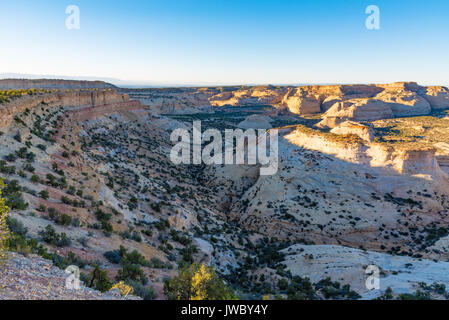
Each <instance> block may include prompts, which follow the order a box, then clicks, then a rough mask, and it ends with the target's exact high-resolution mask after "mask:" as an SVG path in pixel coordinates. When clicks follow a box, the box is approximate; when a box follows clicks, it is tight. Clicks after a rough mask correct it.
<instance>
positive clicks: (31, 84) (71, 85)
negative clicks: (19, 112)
mask: <svg viewBox="0 0 449 320" xmlns="http://www.w3.org/2000/svg"><path fill="white" fill-rule="evenodd" d="M33 88H34V89H60V90H65V89H110V88H115V86H114V85H112V84H110V83H107V82H104V81H85V80H59V79H2V80H0V90H17V89H26V90H28V89H33Z"/></svg>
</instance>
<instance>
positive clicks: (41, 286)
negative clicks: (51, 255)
mask: <svg viewBox="0 0 449 320" xmlns="http://www.w3.org/2000/svg"><path fill="white" fill-rule="evenodd" d="M0 270H1V271H0V272H1V276H0V300H138V299H139V298H137V297H133V296H129V297H122V296H121V295H120V293H119V292H115V291H111V292H108V293H101V292H99V291H96V290H92V289H90V288H87V287H86V286H85V285H84V284H81V288H80V289H68V288H67V287H66V279H67V277H68V274H67V273H65V272H64V271H63V270H61V269H59V268H57V267H55V266H54V265H53V263H52V262H51V261H48V260H44V259H42V258H40V257H39V256H36V255H30V256H28V257H26V256H23V255H20V254H17V253H10V254H9V257H8V260H7V262H6V264H5V265H4V266H2V267H1V269H0Z"/></svg>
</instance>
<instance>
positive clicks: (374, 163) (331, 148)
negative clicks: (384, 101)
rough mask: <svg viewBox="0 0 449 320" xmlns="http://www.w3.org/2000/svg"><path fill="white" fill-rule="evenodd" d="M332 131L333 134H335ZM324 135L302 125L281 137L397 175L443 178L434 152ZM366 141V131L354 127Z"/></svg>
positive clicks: (346, 135) (347, 135)
mask: <svg viewBox="0 0 449 320" xmlns="http://www.w3.org/2000/svg"><path fill="white" fill-rule="evenodd" d="M334 132H335V131H334ZM346 132H348V131H344V134H335V133H332V132H331V133H324V132H321V131H319V130H313V129H310V128H307V127H304V126H297V127H296V129H294V128H291V129H290V132H289V133H287V134H285V135H284V138H285V139H286V140H287V141H289V142H290V143H292V144H295V145H297V146H300V147H304V148H306V149H309V150H315V151H319V152H322V153H324V154H328V155H332V156H334V157H335V158H337V159H340V160H344V161H347V162H351V163H357V164H362V165H367V166H370V167H382V168H384V169H386V170H391V171H394V172H396V173H400V174H411V175H414V174H431V175H435V176H445V174H444V172H443V171H442V170H441V169H440V166H439V164H438V161H437V157H436V149H435V148H432V147H425V146H421V145H415V144H400V145H391V144H383V143H376V142H370V141H369V140H366V139H362V138H361V137H360V136H359V135H358V134H355V133H346ZM352 132H356V133H357V132H358V133H359V134H360V135H361V136H362V137H364V138H366V132H367V131H366V130H363V129H361V128H356V130H355V131H352Z"/></svg>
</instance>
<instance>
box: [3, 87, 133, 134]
mask: <svg viewBox="0 0 449 320" xmlns="http://www.w3.org/2000/svg"><path fill="white" fill-rule="evenodd" d="M127 101H129V97H128V95H122V94H119V93H118V92H117V91H115V90H110V89H109V90H101V91H100V90H94V91H66V92H57V93H48V94H36V95H31V96H29V95H27V96H23V97H21V98H18V99H15V100H13V101H11V102H9V103H6V104H3V105H0V128H1V127H7V126H9V125H10V124H11V122H12V121H13V119H14V116H15V115H16V114H19V113H22V112H24V111H25V110H27V109H29V110H32V109H33V108H34V107H36V106H37V105H39V104H41V103H44V104H46V105H48V106H49V107H58V106H63V107H70V106H73V107H78V106H96V105H106V104H114V103H121V102H127Z"/></svg>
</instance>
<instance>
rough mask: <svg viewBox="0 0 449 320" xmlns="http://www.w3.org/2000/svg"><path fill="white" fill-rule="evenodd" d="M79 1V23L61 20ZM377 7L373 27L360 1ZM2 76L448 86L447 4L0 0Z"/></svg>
mask: <svg viewBox="0 0 449 320" xmlns="http://www.w3.org/2000/svg"><path fill="white" fill-rule="evenodd" d="M72 4H74V5H77V6H78V7H79V8H80V27H81V28H80V30H68V29H67V28H66V26H65V21H66V18H67V15H66V13H65V10H66V7H67V6H68V5H72ZM371 4H374V5H377V6H378V7H379V8H380V30H368V29H367V28H366V27H365V20H366V18H367V16H368V15H367V14H365V8H366V7H367V6H368V5H371ZM0 30H1V32H0V35H1V45H0V73H23V74H45V75H66V76H73V77H81V76H83V77H87V76H89V77H99V78H100V77H102V78H105V77H110V78H118V79H123V80H126V81H130V82H135V83H171V84H182V83H184V84H185V83H190V84H194V83H195V84H207V83H210V84H212V83H214V84H217V83H221V84H256V83H257V84H268V83H271V84H299V83H381V82H393V81H405V80H407V81H418V82H420V83H422V84H446V85H448V84H449V1H448V0H427V1H418V0H395V1H392V0H386V1H382V0H370V1H358V0H328V1H320V0H310V1H301V0H296V1H288V0H142V1H137V0H127V1H119V0H108V1H106V0H99V1H97V0H69V1H65V0H39V1H36V0H1V2H0Z"/></svg>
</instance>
